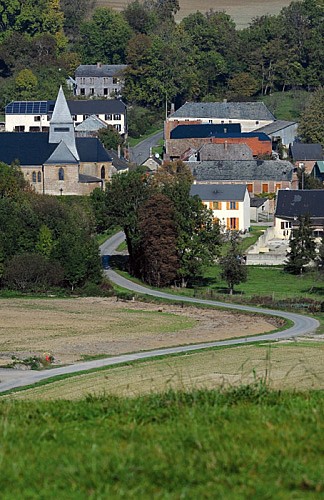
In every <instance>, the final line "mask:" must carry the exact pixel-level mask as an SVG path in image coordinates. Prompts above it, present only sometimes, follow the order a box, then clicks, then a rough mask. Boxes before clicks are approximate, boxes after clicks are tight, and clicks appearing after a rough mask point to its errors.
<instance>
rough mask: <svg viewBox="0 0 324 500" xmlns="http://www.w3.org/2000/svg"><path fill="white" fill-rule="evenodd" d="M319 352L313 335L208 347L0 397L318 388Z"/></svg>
mask: <svg viewBox="0 0 324 500" xmlns="http://www.w3.org/2000/svg"><path fill="white" fill-rule="evenodd" d="M323 358H324V343H323V342H321V341H318V340H317V341H315V340H309V341H306V342H305V341H304V342H291V343H287V344H282V343H276V344H272V345H257V346H255V345H253V346H252V345H251V346H245V347H231V348H226V349H216V350H215V349H213V350H209V351H207V352H205V351H201V352H197V353H190V354H187V355H185V356H176V357H171V358H164V359H159V360H152V361H145V362H140V363H133V364H129V365H125V366H120V367H114V368H110V369H105V370H100V371H98V372H95V373H90V374H82V375H78V376H75V377H72V378H67V379H63V380H59V381H57V382H51V383H48V384H46V385H41V386H39V387H36V388H31V389H27V390H24V391H19V392H16V393H12V394H9V395H8V396H2V397H1V396H0V399H1V398H6V399H7V398H8V399H27V400H56V399H66V400H75V399H82V398H84V397H85V396H88V395H92V396H94V397H95V396H102V395H105V394H106V395H108V394H109V395H115V396H132V397H134V396H139V395H143V394H150V393H163V392H165V391H168V390H170V389H173V390H186V391H191V390H196V389H215V388H220V387H221V388H223V389H224V388H226V389H228V388H231V387H235V386H239V385H242V384H253V383H254V382H256V381H257V382H260V381H261V382H265V383H266V384H267V385H268V387H269V388H271V389H276V390H279V389H280V390H287V389H289V390H297V391H299V390H309V389H324V365H323Z"/></svg>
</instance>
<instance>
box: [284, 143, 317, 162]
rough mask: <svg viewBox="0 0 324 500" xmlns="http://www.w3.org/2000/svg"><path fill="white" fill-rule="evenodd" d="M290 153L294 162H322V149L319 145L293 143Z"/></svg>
mask: <svg viewBox="0 0 324 500" xmlns="http://www.w3.org/2000/svg"><path fill="white" fill-rule="evenodd" d="M290 152H291V156H292V158H293V160H294V161H299V160H300V161H302V160H304V161H307V160H324V155H323V148H322V146H321V145H320V144H302V143H301V142H293V144H292V145H291V146H290Z"/></svg>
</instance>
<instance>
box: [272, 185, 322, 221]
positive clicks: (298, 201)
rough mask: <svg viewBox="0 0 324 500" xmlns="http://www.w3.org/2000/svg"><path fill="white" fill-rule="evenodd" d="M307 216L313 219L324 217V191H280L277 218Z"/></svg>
mask: <svg viewBox="0 0 324 500" xmlns="http://www.w3.org/2000/svg"><path fill="white" fill-rule="evenodd" d="M306 214H309V215H310V216H311V217H312V218H323V217H324V189H305V190H298V191H297V190H296V191H294V190H292V191H290V190H285V189H280V190H279V191H278V194H277V206H276V212H275V215H276V217H283V218H285V217H287V218H294V217H298V216H299V215H306Z"/></svg>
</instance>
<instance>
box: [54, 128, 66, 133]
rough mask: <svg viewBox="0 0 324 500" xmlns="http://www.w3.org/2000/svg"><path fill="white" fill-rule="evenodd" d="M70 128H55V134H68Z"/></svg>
mask: <svg viewBox="0 0 324 500" xmlns="http://www.w3.org/2000/svg"><path fill="white" fill-rule="evenodd" d="M69 130H70V129H69V127H54V132H68V131H69Z"/></svg>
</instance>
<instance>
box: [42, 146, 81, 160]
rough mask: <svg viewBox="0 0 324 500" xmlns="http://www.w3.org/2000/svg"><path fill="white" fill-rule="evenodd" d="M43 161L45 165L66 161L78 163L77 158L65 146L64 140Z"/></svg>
mask: <svg viewBox="0 0 324 500" xmlns="http://www.w3.org/2000/svg"><path fill="white" fill-rule="evenodd" d="M45 163H46V165H60V164H66V163H68V164H69V165H70V164H72V163H76V164H78V163H79V162H78V159H77V158H76V157H75V156H74V155H73V153H72V152H71V151H70V149H69V148H68V147H67V145H66V144H65V142H64V141H61V142H60V143H59V144H58V145H57V147H56V149H55V150H54V151H53V153H52V154H51V156H50V157H49V158H48V159H47V160H46V162H45Z"/></svg>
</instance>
